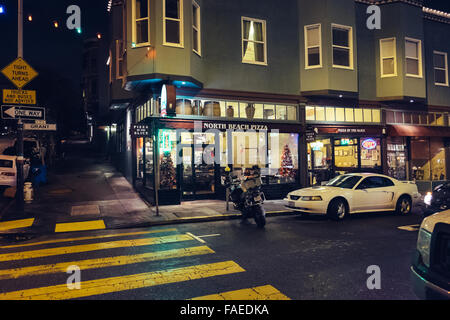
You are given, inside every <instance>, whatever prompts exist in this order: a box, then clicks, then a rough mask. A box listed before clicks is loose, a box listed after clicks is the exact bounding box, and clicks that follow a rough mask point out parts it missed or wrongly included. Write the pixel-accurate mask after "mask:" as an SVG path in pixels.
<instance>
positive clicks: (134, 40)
mask: <svg viewBox="0 0 450 320" xmlns="http://www.w3.org/2000/svg"><path fill="white" fill-rule="evenodd" d="M136 1H137V0H133V1H132V2H131V15H132V17H131V19H132V22H133V23H132V27H131V42H132V45H131V47H132V48H140V47H147V46H150V45H151V41H150V0H145V1H147V8H148V9H147V11H148V12H147V17H146V18H139V19H136ZM144 20H147V26H148V30H147V31H148V41H147V42H142V43H137V22H138V21H144Z"/></svg>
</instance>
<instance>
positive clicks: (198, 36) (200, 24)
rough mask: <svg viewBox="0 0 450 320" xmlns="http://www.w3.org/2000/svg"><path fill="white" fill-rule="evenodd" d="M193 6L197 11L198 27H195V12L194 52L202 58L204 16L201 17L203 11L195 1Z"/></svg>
mask: <svg viewBox="0 0 450 320" xmlns="http://www.w3.org/2000/svg"><path fill="white" fill-rule="evenodd" d="M192 6H193V7H195V9H196V10H197V13H198V14H197V17H198V18H197V25H198V26H195V23H194V12H192V29H193V30H192V40H193V41H192V51H194V52H195V53H196V54H198V55H199V56H200V57H201V56H202V16H201V9H200V5H199V4H198V3H197V2H196V1H195V0H192ZM194 31H197V43H198V51H196V50H195V48H194V35H195V32H194Z"/></svg>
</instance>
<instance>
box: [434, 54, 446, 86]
mask: <svg viewBox="0 0 450 320" xmlns="http://www.w3.org/2000/svg"><path fill="white" fill-rule="evenodd" d="M435 54H438V55H443V56H444V57H445V69H442V68H436V66H435V65H434V55H435ZM436 69H437V70H443V71H445V83H438V82H436V72H434V71H435V70H436ZM433 72H434V75H433V76H434V84H435V85H436V86H440V87H448V86H449V83H448V55H447V52H441V51H433Z"/></svg>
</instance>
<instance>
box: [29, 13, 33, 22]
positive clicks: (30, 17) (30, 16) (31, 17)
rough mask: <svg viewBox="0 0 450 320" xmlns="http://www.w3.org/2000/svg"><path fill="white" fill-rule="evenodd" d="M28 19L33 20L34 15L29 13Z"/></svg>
mask: <svg viewBox="0 0 450 320" xmlns="http://www.w3.org/2000/svg"><path fill="white" fill-rule="evenodd" d="M28 21H30V22H31V21H33V16H32V15H31V14H30V15H28Z"/></svg>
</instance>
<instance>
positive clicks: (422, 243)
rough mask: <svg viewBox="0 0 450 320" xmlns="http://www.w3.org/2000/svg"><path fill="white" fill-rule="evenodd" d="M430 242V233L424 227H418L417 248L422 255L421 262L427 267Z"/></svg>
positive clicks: (428, 264) (428, 265)
mask: <svg viewBox="0 0 450 320" xmlns="http://www.w3.org/2000/svg"><path fill="white" fill-rule="evenodd" d="M430 244H431V233H430V232H428V231H427V230H425V229H422V228H420V230H419V237H418V238H417V250H418V251H419V253H420V255H421V256H422V261H423V263H424V264H425V265H426V266H427V267H428V268H429V267H430Z"/></svg>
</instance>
